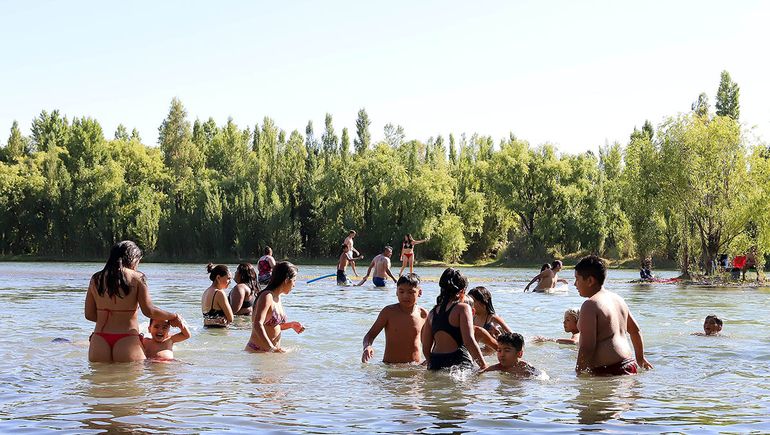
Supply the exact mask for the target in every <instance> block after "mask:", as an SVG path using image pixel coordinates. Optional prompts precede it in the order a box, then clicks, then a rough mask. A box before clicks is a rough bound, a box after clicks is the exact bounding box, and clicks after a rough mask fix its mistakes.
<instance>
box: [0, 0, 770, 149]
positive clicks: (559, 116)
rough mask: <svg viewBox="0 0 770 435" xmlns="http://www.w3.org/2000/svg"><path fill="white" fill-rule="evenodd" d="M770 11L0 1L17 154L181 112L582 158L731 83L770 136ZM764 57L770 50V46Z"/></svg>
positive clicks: (717, 4)
mask: <svg viewBox="0 0 770 435" xmlns="http://www.w3.org/2000/svg"><path fill="white" fill-rule="evenodd" d="M768 22H770V2H754V1H734V2H725V1H676V2H671V1H645V2H635V3H632V2H618V1H606V2H588V1H516V2H514V1H500V2H494V1H476V2H468V1H422V2H416V1H396V0H393V1H389V2H362V1H350V2H341V1H284V2H267V1H264V2H257V1H229V2H226V1H223V2H202V1H162V2H158V1H131V2H103V1H91V2H87V1H77V0H73V1H67V2H63V1H35V2H21V1H10V0H0V58H2V61H0V143H2V144H5V142H6V140H7V138H8V134H9V131H10V127H11V125H12V123H13V121H14V120H18V121H19V124H20V126H21V127H22V130H23V131H24V132H25V134H28V133H29V127H30V124H31V121H32V119H33V118H34V117H35V116H37V115H38V114H39V113H40V112H41V111H42V110H47V111H49V112H50V111H51V110H54V109H58V110H59V111H60V112H61V113H63V114H65V115H67V117H68V118H69V119H70V120H72V119H73V117H81V116H89V117H92V118H95V119H96V120H98V121H99V122H100V123H101V125H102V127H103V129H104V132H105V136H107V137H108V138H111V137H112V136H113V133H114V131H115V128H116V127H117V125H118V124H120V123H122V124H124V125H125V126H127V127H128V129H129V131H130V130H131V129H132V128H136V129H137V130H138V131H139V133H140V135H141V137H142V139H143V141H144V142H145V143H147V144H156V143H157V137H158V126H159V125H160V124H161V122H162V121H163V119H164V118H165V116H166V114H167V113H168V110H169V106H170V102H171V99H172V98H174V97H177V98H179V99H180V100H181V101H182V103H183V104H184V106H185V107H186V109H187V111H188V116H189V118H190V120H191V121H193V120H195V119H196V118H199V119H201V120H206V119H208V118H209V117H213V118H214V120H215V121H216V122H217V124H220V125H222V124H224V123H225V122H226V121H227V118H228V117H232V118H233V120H234V121H235V123H236V124H238V125H239V126H240V127H242V128H245V127H251V128H253V126H254V125H255V124H256V123H259V124H261V123H262V119H263V117H265V116H269V117H271V118H273V120H275V122H276V123H277V125H278V126H279V127H280V128H282V129H284V130H286V131H287V132H290V131H291V130H294V129H298V130H299V131H300V132H302V133H303V134H304V129H305V125H306V124H307V122H308V120H312V121H313V124H314V126H315V132H316V135H317V136H320V134H321V133H322V130H323V125H324V116H325V114H326V113H331V114H332V116H333V119H334V127H335V130H336V132H337V134H338V135H339V134H341V131H342V128H343V127H348V129H349V130H350V133H351V137H352V135H354V134H355V119H356V114H357V112H358V110H359V109H361V108H366V111H367V113H368V114H369V117H370V119H371V120H372V125H371V131H372V136H373V139H374V140H375V141H376V140H380V139H382V138H383V127H384V125H385V124H387V123H393V124H396V125H402V126H403V127H404V129H405V132H406V137H407V139H419V140H423V141H425V140H427V139H428V138H429V137H432V136H434V137H435V136H437V135H439V134H441V135H443V136H444V137H445V138H446V137H447V136H448V134H449V133H454V134H455V135H456V136H459V135H460V134H462V133H466V134H468V135H471V134H473V133H478V134H481V135H490V136H492V137H493V138H495V139H496V140H498V139H501V138H503V137H507V136H508V135H509V133H513V134H515V135H516V136H517V137H518V138H520V139H524V140H527V141H529V142H530V143H531V144H533V145H540V144H543V143H551V144H554V145H556V147H557V148H558V149H559V150H560V151H562V152H566V153H578V152H583V151H586V150H597V149H598V148H599V147H601V146H603V145H605V144H607V143H612V142H614V141H620V142H621V143H626V142H627V140H628V137H629V134H630V133H631V131H632V130H633V129H634V127H635V126H636V127H641V125H642V124H643V123H644V121H645V120H650V121H652V123H653V124H654V125H658V124H660V123H661V122H663V121H664V120H665V119H666V117H669V116H675V115H677V114H679V113H683V112H687V111H689V110H690V105H691V104H692V102H693V101H695V100H696V99H697V97H698V95H699V94H700V93H701V92H706V93H707V94H708V96H709V100H710V102H711V104H712V111H713V110H714V108H713V105H714V103H715V101H716V91H717V87H718V85H719V78H720V73H721V71H722V70H727V71H729V72H730V74H731V76H732V78H733V80H734V81H735V82H737V83H738V85H739V86H740V105H741V122H742V123H743V125H744V128H745V129H746V131H747V132H748V136H749V137H750V138H752V140H753V141H767V138H770V99H769V98H768V97H770V58H769V57H768V55H767V43H768V41H770V26H768V24H767V23H768ZM763 41H764V42H763Z"/></svg>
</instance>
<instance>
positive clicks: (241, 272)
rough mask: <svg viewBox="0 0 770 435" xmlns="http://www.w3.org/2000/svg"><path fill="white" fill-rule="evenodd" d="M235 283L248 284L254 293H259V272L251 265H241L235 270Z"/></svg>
mask: <svg viewBox="0 0 770 435" xmlns="http://www.w3.org/2000/svg"><path fill="white" fill-rule="evenodd" d="M235 283H236V284H246V285H247V286H248V287H249V289H250V290H251V292H252V293H256V292H258V291H259V283H258V282H257V271H256V270H254V266H252V265H251V263H241V264H239V265H238V268H237V269H235Z"/></svg>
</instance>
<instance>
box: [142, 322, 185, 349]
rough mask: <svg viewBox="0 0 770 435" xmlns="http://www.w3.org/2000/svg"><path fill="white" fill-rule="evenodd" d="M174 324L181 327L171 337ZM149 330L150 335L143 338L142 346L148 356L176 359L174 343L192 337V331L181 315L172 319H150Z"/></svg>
mask: <svg viewBox="0 0 770 435" xmlns="http://www.w3.org/2000/svg"><path fill="white" fill-rule="evenodd" d="M172 326H173V327H175V328H179V332H177V333H176V334H174V335H172V336H170V337H169V330H170V329H171V327H172ZM147 330H148V331H149V332H150V336H149V337H143V339H142V347H143V348H144V354H145V356H147V358H157V359H164V360H171V359H174V343H179V342H180V341H184V340H187V339H188V338H190V331H189V330H188V329H187V325H186V324H185V322H184V320H183V319H182V318H181V317H178V318H175V319H171V320H159V319H150V326H149V327H148V328H147Z"/></svg>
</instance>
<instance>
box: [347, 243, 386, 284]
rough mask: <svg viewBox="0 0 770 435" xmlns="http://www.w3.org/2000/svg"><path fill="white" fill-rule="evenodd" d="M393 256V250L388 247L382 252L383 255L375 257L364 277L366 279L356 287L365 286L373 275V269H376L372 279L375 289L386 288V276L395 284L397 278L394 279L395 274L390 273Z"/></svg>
mask: <svg viewBox="0 0 770 435" xmlns="http://www.w3.org/2000/svg"><path fill="white" fill-rule="evenodd" d="M391 255H393V248H391V247H390V246H386V247H385V249H384V250H383V251H382V254H379V255H377V256H376V257H374V259H372V263H371V264H370V265H369V270H367V271H366V276H364V279H362V280H361V282H359V283H358V284H356V285H357V286H361V285H364V283H365V282H366V280H367V279H369V275H370V274H371V273H372V269H374V277H372V282H373V283H374V286H375V287H385V277H386V276H389V277H390V279H392V280H393V282H396V278H395V277H393V273H392V272H391V271H390V256H391Z"/></svg>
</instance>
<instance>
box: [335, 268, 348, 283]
mask: <svg viewBox="0 0 770 435" xmlns="http://www.w3.org/2000/svg"><path fill="white" fill-rule="evenodd" d="M337 285H348V277H347V275H345V271H344V270H339V269H337Z"/></svg>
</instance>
